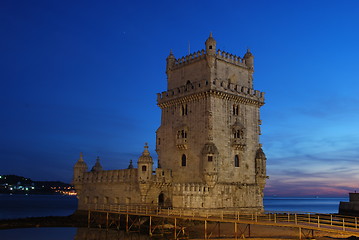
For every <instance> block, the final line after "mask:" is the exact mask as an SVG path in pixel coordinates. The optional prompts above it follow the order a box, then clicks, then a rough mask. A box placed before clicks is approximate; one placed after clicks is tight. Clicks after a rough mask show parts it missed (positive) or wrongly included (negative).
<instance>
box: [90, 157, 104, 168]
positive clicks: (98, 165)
mask: <svg viewBox="0 0 359 240" xmlns="http://www.w3.org/2000/svg"><path fill="white" fill-rule="evenodd" d="M98 171H102V166H101V163H100V157H97V158H96V163H95V165H94V166H93V167H92V169H91V172H98Z"/></svg>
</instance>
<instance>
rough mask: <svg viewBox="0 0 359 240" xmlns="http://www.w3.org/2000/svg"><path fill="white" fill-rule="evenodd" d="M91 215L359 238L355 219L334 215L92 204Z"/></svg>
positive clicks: (90, 207) (356, 219)
mask: <svg viewBox="0 0 359 240" xmlns="http://www.w3.org/2000/svg"><path fill="white" fill-rule="evenodd" d="M89 210H90V211H104V212H112V213H121V214H132V215H141V216H158V217H171V218H188V219H193V220H203V221H221V222H232V223H245V224H258V225H272V226H286V227H297V228H299V229H301V228H303V229H312V230H319V231H327V232H338V233H344V234H352V235H355V236H359V229H358V218H357V217H350V216H342V215H335V214H319V213H294V212H274V211H266V212H264V213H263V214H243V213H241V212H239V211H231V210H218V209H216V210H211V209H181V208H175V209H171V208H160V207H158V206H153V205H104V204H101V205H100V204H92V205H90V206H89Z"/></svg>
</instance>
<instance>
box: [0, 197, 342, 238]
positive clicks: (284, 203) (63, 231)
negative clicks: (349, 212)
mask: <svg viewBox="0 0 359 240" xmlns="http://www.w3.org/2000/svg"><path fill="white" fill-rule="evenodd" d="M340 201H348V198H279V197H266V198H265V199H264V208H265V210H266V211H285V212H318V213H337V212H338V206H339V202H340ZM76 207H77V198H76V197H73V196H59V195H28V196H27V195H1V194H0V219H10V218H23V217H40V216H67V215H70V214H71V213H73V212H74V211H75V210H76ZM89 231H92V232H89ZM121 234H122V235H121ZM90 235H91V236H95V235H96V238H89V237H90ZM132 238H133V236H130V237H129V236H125V235H124V233H123V232H117V231H114V232H113V233H112V234H109V233H108V232H106V231H105V232H104V231H101V230H91V229H90V230H89V229H87V228H86V229H76V228H28V229H9V230H0V239H1V240H7V239H9V240H14V239H15V240H23V239H24V240H25V239H26V240H44V239H53V240H57V239H59V240H60V239H61V240H74V239H76V240H81V239H106V240H113V239H132ZM134 239H148V238H147V236H136V237H135V238H134Z"/></svg>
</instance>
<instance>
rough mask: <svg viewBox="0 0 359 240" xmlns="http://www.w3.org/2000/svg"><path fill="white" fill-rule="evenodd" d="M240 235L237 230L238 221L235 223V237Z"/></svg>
mask: <svg viewBox="0 0 359 240" xmlns="http://www.w3.org/2000/svg"><path fill="white" fill-rule="evenodd" d="M237 236H238V230H237V223H236V222H235V223H234V239H237Z"/></svg>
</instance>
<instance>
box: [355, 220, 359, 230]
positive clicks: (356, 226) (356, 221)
mask: <svg viewBox="0 0 359 240" xmlns="http://www.w3.org/2000/svg"><path fill="white" fill-rule="evenodd" d="M357 228H358V220H357V217H355V229H357Z"/></svg>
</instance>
